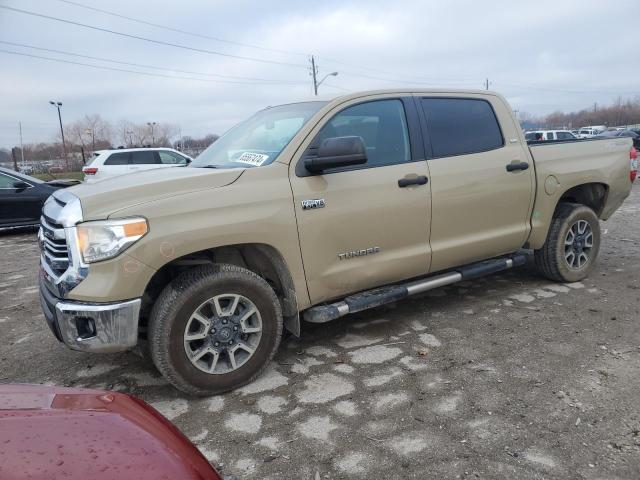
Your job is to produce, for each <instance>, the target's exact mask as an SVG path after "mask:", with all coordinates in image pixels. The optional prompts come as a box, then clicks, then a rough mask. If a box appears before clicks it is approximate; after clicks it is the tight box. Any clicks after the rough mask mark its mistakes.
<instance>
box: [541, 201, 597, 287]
mask: <svg viewBox="0 0 640 480" xmlns="http://www.w3.org/2000/svg"><path fill="white" fill-rule="evenodd" d="M599 250H600V223H599V221H598V217H597V216H596V214H595V212H594V211H593V210H591V209H590V208H589V207H586V206H584V205H579V204H573V203H562V204H560V205H559V206H558V208H557V209H556V212H555V214H554V216H553V219H552V220H551V226H550V227H549V233H548V234H547V240H546V241H545V244H544V245H543V246H542V248H540V249H539V250H536V251H535V262H536V266H537V267H538V270H539V271H540V273H541V274H542V275H544V276H545V277H547V278H548V279H550V280H555V281H557V282H577V281H579V280H582V279H583V278H585V277H586V276H587V275H588V274H589V272H590V271H591V269H592V268H593V265H594V262H595V260H596V258H597V256H598V251H599Z"/></svg>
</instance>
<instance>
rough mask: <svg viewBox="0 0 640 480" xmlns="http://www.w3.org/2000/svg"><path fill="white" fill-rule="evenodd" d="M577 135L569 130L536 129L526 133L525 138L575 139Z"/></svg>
mask: <svg viewBox="0 0 640 480" xmlns="http://www.w3.org/2000/svg"><path fill="white" fill-rule="evenodd" d="M576 138H577V137H576V136H575V135H574V134H573V133H571V132H570V131H569V130H536V131H533V132H527V133H525V139H526V140H527V141H528V142H531V141H543V140H544V141H548V140H575V139H576Z"/></svg>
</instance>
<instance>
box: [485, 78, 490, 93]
mask: <svg viewBox="0 0 640 480" xmlns="http://www.w3.org/2000/svg"><path fill="white" fill-rule="evenodd" d="M484 89H485V90H489V79H488V78H487V79H485V81H484Z"/></svg>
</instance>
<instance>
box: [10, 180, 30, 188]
mask: <svg viewBox="0 0 640 480" xmlns="http://www.w3.org/2000/svg"><path fill="white" fill-rule="evenodd" d="M30 186H31V185H29V184H28V183H27V182H23V181H22V180H18V181H17V182H13V188H15V189H16V190H26V189H27V188H29V187H30Z"/></svg>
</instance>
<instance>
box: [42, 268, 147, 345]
mask: <svg viewBox="0 0 640 480" xmlns="http://www.w3.org/2000/svg"><path fill="white" fill-rule="evenodd" d="M40 304H41V305H42V311H43V313H44V317H45V319H46V321H47V323H48V324H49V327H50V328H51V331H52V332H53V334H54V335H55V336H56V338H57V339H58V340H59V341H60V342H63V343H64V344H65V345H67V347H69V348H71V349H72V350H81V351H84V352H98V353H109V352H121V351H124V350H129V349H131V348H133V347H135V345H136V344H137V342H138V319H139V314H140V304H141V301H140V299H139V298H137V299H134V300H128V301H125V302H118V303H81V302H75V301H67V300H61V299H59V298H57V297H55V296H54V295H53V294H52V293H51V292H50V291H49V290H48V289H47V287H46V285H45V284H44V283H43V281H42V280H40Z"/></svg>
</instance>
